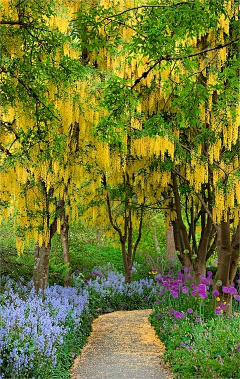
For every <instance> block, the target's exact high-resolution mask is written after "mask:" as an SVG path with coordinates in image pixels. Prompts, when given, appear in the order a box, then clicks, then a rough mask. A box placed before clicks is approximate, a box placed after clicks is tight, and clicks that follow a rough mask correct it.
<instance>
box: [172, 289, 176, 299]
mask: <svg viewBox="0 0 240 379" xmlns="http://www.w3.org/2000/svg"><path fill="white" fill-rule="evenodd" d="M171 295H172V297H174V298H175V299H176V298H177V297H178V292H176V291H172V292H171Z"/></svg>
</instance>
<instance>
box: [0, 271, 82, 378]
mask: <svg viewBox="0 0 240 379" xmlns="http://www.w3.org/2000/svg"><path fill="white" fill-rule="evenodd" d="M4 281H5V282H6V283H5V285H3V284H2V285H3V288H4V291H3V294H2V297H1V300H2V301H1V303H2V306H1V312H0V313H1V318H0V320H1V321H0V349H1V368H2V371H1V378H4V377H6V378H16V377H17V378H49V377H50V376H51V373H53V372H54V371H56V370H57V366H58V363H59V362H58V354H59V353H60V352H61V349H62V348H64V349H65V350H66V349H67V345H68V343H67V341H68V336H69V335H70V334H72V333H75V332H77V331H78V335H79V330H81V333H80V336H79V337H80V339H79V341H78V344H80V345H81V339H82V340H84V337H85V336H86V334H87V333H85V332H86V329H89V327H88V328H87V325H88V321H87V319H86V317H85V318H84V315H86V313H87V312H88V304H89V295H88V291H87V290H83V291H81V293H79V291H78V290H77V289H75V288H72V287H69V288H64V287H61V286H57V285H55V286H52V287H48V288H47V289H46V290H45V292H44V296H43V294H40V295H36V294H35V291H34V289H33V286H32V283H29V284H28V285H27V286H25V285H23V283H21V282H20V283H16V282H14V281H12V280H10V279H9V278H4ZM83 321H85V325H84V322H83ZM65 359H66V361H67V360H68V357H65ZM61 377H63V376H61Z"/></svg>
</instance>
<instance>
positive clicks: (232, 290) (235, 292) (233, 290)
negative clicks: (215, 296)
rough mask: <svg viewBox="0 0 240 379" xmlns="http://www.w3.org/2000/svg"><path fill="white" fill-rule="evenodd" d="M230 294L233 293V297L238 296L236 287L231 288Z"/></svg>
mask: <svg viewBox="0 0 240 379" xmlns="http://www.w3.org/2000/svg"><path fill="white" fill-rule="evenodd" d="M229 293H231V294H232V295H237V290H236V288H235V287H230V291H229Z"/></svg>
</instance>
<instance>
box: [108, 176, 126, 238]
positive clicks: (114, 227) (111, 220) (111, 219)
mask: <svg viewBox="0 0 240 379" xmlns="http://www.w3.org/2000/svg"><path fill="white" fill-rule="evenodd" d="M103 185H104V188H105V190H106V191H107V181H106V176H105V175H104V176H103ZM106 200H107V207H108V216H109V221H110V224H111V225H112V227H113V229H114V230H116V231H117V232H118V234H119V236H120V240H121V241H123V240H124V237H123V235H122V232H121V229H120V228H119V227H118V226H117V225H115V224H114V222H113V217H112V210H111V204H110V198H109V194H108V192H107V196H106Z"/></svg>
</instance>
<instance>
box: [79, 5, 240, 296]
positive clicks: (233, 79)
mask: <svg viewBox="0 0 240 379" xmlns="http://www.w3.org/2000/svg"><path fill="white" fill-rule="evenodd" d="M89 14H90V16H89ZM76 33H77V35H78V37H79V39H80V40H81V46H82V48H85V50H86V51H87V52H88V55H89V56H91V57H92V58H91V59H95V60H96V66H97V67H98V68H99V69H101V70H104V71H105V72H108V76H107V78H106V79H105V80H103V82H102V91H103V100H102V101H101V103H100V106H102V107H103V108H104V109H105V111H106V115H105V117H104V118H102V119H101V121H100V122H99V123H98V125H97V132H98V133H99V135H102V137H103V138H105V140H107V141H108V142H109V143H111V141H112V139H117V138H119V139H121V138H124V136H126V135H127V136H128V135H130V136H131V142H132V143H133V144H135V154H134V159H135V160H136V161H137V162H141V161H142V160H143V159H144V157H145V156H148V154H149V151H150V150H151V144H152V143H153V141H157V142H156V145H157V151H158V153H159V151H160V150H161V152H162V154H160V159H159V154H158V153H156V154H155V163H154V162H153V161H152V162H151V163H150V165H149V166H148V168H147V169H148V170H149V171H150V172H151V174H152V173H153V172H156V173H157V175H156V177H155V179H156V180H157V183H158V186H159V188H160V187H162V185H163V186H164V184H163V183H162V181H161V180H159V178H160V177H161V174H162V173H163V172H165V174H166V175H167V177H168V180H167V183H166V184H165V191H163V190H162V191H161V196H164V197H165V199H166V202H167V205H168V208H169V211H168V212H167V213H168V214H169V216H170V218H171V219H172V223H173V227H174V236H175V244H176V248H177V250H178V254H179V258H180V260H181V262H182V263H183V264H184V265H187V266H189V267H192V268H193V269H194V272H195V277H196V282H197V281H199V278H200V275H201V274H203V275H204V274H205V270H206V261H207V259H208V258H209V257H210V255H211V254H212V253H213V251H214V250H215V247H216V246H217V249H218V261H219V264H218V273H217V278H218V282H217V283H218V285H219V289H220V291H221V289H222V286H231V285H232V283H233V278H234V276H235V273H236V269H237V262H238V257H239V193H240V191H239V159H238V151H239V141H238V135H239V134H238V132H239V114H238V105H239V104H238V96H237V93H238V80H237V78H238V73H239V63H238V62H239V59H238V58H239V57H238V50H237V35H238V3H237V2H236V1H234V0H232V1H222V0H221V1H220V0H219V1H214V2H213V1H204V0H201V1H200V0H199V1H198V0H196V1H181V2H179V1H170V2H164V1H134V0H128V1H120V2H112V1H111V2H109V1H93V2H91V3H86V2H82V3H81V6H80V9H79V12H78V18H77V21H76ZM134 129H137V130H138V131H136V132H134ZM164 136H167V137H168V141H167V142H165V144H164V146H161V143H160V142H159V141H158V139H159V138H160V137H164ZM146 178H147V176H146ZM151 184H152V183H151V182H148V185H149V186H151ZM153 186H154V188H156V183H154V184H153ZM164 192H165V193H164ZM158 200H161V198H159V199H158ZM184 213H185V215H184ZM196 227H198V228H199V227H200V240H198V239H197V238H196Z"/></svg>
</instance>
